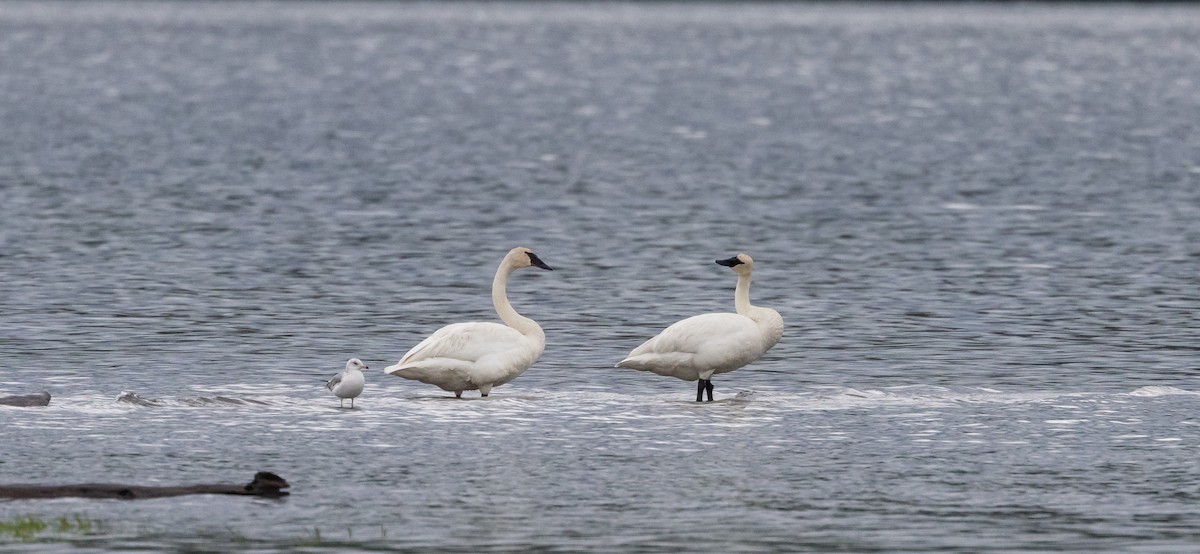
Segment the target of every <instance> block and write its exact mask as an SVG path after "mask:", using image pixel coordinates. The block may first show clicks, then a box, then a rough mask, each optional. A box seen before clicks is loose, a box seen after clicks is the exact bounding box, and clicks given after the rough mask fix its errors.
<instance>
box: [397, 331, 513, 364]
mask: <svg viewBox="0 0 1200 554" xmlns="http://www.w3.org/2000/svg"><path fill="white" fill-rule="evenodd" d="M524 338H525V336H524V335H522V334H521V333H520V332H518V331H517V330H516V329H513V328H512V327H509V326H507V325H500V324H499V323H490V322H479V321H473V322H469V323H455V324H452V325H447V326H445V327H442V328H441V329H438V330H437V332H435V333H434V334H432V335H430V336H429V338H427V339H425V340H423V341H421V342H420V343H419V344H417V345H416V346H414V347H413V348H412V350H409V351H408V353H407V354H405V355H404V357H402V358H400V362H399V363H397V364H396V365H395V366H392V367H397V366H406V365H409V364H413V363H416V362H420V361H423V360H430V359H433V358H449V359H450V360H459V361H463V362H475V361H477V360H479V359H480V358H482V357H484V356H486V355H488V354H495V353H497V352H500V351H503V350H508V349H510V348H513V347H514V346H516V345H519V344H521V343H522V342H523V339H524ZM389 369H391V368H389Z"/></svg>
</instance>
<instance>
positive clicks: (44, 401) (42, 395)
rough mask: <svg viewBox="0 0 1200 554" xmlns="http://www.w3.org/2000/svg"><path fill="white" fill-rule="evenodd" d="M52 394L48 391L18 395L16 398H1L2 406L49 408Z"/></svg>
mask: <svg viewBox="0 0 1200 554" xmlns="http://www.w3.org/2000/svg"><path fill="white" fill-rule="evenodd" d="M49 405H50V393H48V392H46V391H42V392H39V393H37V394H18V395H16V396H0V406H20V407H22V408H26V407H29V406H49Z"/></svg>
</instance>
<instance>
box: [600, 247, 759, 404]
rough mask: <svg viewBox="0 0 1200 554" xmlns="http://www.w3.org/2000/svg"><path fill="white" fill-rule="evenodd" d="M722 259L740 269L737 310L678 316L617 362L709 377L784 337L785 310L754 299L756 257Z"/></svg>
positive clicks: (744, 361) (685, 375) (738, 364)
mask: <svg viewBox="0 0 1200 554" xmlns="http://www.w3.org/2000/svg"><path fill="white" fill-rule="evenodd" d="M717 263H720V264H722V265H726V266H729V267H730V269H732V270H733V271H734V273H736V274H737V275H738V283H737V288H736V289H735V291H734V306H735V307H736V309H737V313H709V314H701V315H697V316H692V317H689V318H687V319H684V320H682V321H679V322H676V323H674V324H672V325H671V326H670V327H667V328H666V329H664V330H663V331H662V332H661V333H659V334H658V335H656V336H655V337H653V338H651V339H650V340H648V341H646V342H645V343H643V344H642V345H641V346H638V347H637V348H635V349H633V351H632V352H630V353H629V355H628V356H626V357H625V359H624V360H621V361H620V362H617V367H624V368H630V369H637V370H641V371H649V372H652V373H657V374H659V375H665V376H668V377H675V378H678V379H683V380H685V381H696V380H708V379H711V378H712V376H713V375H714V374H717V373H725V372H729V371H733V370H735V369H737V368H739V367H742V366H744V365H746V364H748V363H750V362H753V361H754V360H757V359H758V358H760V357H761V356H762V355H763V354H764V353H766V351H767V350H769V349H770V348H771V347H772V346H775V344H776V343H777V342H779V339H780V338H782V337H783V318H782V317H781V316H780V315H779V312H776V311H775V310H772V309H770V308H763V307H758V306H753V305H751V304H750V276H751V272H752V271H753V266H754V260H753V259H751V258H750V256H748V255H746V254H738V255H737V256H735V257H734V258H730V259H729V260H718V262H717ZM730 264H733V265H730ZM710 394H711V393H710Z"/></svg>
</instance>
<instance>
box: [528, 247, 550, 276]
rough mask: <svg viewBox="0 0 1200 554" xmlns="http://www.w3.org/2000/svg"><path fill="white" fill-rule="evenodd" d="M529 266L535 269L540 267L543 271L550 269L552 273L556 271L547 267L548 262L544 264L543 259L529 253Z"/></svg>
mask: <svg viewBox="0 0 1200 554" xmlns="http://www.w3.org/2000/svg"><path fill="white" fill-rule="evenodd" d="M529 265H532V266H533V267H540V268H542V269H548V270H550V271H554V268H553V267H550V266H548V265H546V262H543V261H542V259H541V258H539V257H538V256H537V254H534V253H533V252H529Z"/></svg>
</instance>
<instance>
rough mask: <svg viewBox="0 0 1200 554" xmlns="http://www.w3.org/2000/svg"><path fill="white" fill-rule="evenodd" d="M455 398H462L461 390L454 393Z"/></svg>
mask: <svg viewBox="0 0 1200 554" xmlns="http://www.w3.org/2000/svg"><path fill="white" fill-rule="evenodd" d="M454 397H455V398H462V391H460V390H456V391H454Z"/></svg>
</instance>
